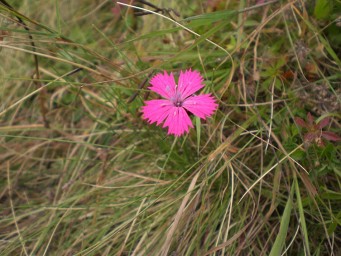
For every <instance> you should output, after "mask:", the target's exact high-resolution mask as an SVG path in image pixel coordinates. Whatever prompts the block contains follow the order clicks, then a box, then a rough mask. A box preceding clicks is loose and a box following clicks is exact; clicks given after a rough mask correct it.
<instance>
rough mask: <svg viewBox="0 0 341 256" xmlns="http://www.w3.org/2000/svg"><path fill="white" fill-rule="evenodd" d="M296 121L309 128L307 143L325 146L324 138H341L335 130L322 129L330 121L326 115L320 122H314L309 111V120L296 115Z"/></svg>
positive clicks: (331, 139)
mask: <svg viewBox="0 0 341 256" xmlns="http://www.w3.org/2000/svg"><path fill="white" fill-rule="evenodd" d="M295 122H296V124H297V125H298V126H301V127H302V128H305V129H307V131H308V132H307V133H306V134H305V135H304V142H306V143H312V142H315V143H316V144H317V145H318V146H319V147H324V142H323V140H322V138H324V139H325V140H328V141H340V140H341V138H340V137H339V136H338V135H337V134H335V133H333V132H328V131H322V128H324V127H326V126H327V125H328V124H329V123H330V118H329V117H326V118H324V119H322V120H321V121H320V122H318V123H316V122H314V118H313V116H312V115H311V114H310V112H309V113H308V114H307V122H306V121H304V120H303V119H302V118H299V117H295Z"/></svg>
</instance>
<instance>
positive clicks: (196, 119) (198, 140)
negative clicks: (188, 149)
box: [195, 116, 201, 155]
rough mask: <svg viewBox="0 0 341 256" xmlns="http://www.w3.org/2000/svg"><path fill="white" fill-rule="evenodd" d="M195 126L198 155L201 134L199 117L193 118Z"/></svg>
mask: <svg viewBox="0 0 341 256" xmlns="http://www.w3.org/2000/svg"><path fill="white" fill-rule="evenodd" d="M195 126H196V129H197V148H198V150H197V152H198V155H199V150H200V134H201V121H200V118H199V117H197V116H196V117H195Z"/></svg>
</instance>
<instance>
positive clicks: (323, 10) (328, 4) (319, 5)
mask: <svg viewBox="0 0 341 256" xmlns="http://www.w3.org/2000/svg"><path fill="white" fill-rule="evenodd" d="M332 9H333V1H330V0H316V4H315V9H314V16H315V17H316V18H317V19H319V20H323V19H326V18H328V17H329V15H330V13H331V11H332Z"/></svg>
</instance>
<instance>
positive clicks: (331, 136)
mask: <svg viewBox="0 0 341 256" xmlns="http://www.w3.org/2000/svg"><path fill="white" fill-rule="evenodd" d="M322 137H323V138H325V139H326V140H329V141H340V140H341V138H340V137H339V136H338V135H337V134H336V133H333V132H322Z"/></svg>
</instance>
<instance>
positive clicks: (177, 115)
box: [163, 106, 193, 136]
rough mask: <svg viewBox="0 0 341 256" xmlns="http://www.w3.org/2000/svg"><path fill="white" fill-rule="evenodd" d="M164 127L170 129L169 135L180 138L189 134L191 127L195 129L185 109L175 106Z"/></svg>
mask: <svg viewBox="0 0 341 256" xmlns="http://www.w3.org/2000/svg"><path fill="white" fill-rule="evenodd" d="M163 127H168V134H174V135H175V136H180V135H182V134H183V133H185V132H188V130H189V127H192V128H193V124H192V121H191V119H190V118H189V116H188V114H187V113H186V111H185V110H184V109H183V108H181V107H174V106H173V107H172V108H171V109H170V111H169V115H168V117H167V119H166V121H165V123H164V125H163Z"/></svg>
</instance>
